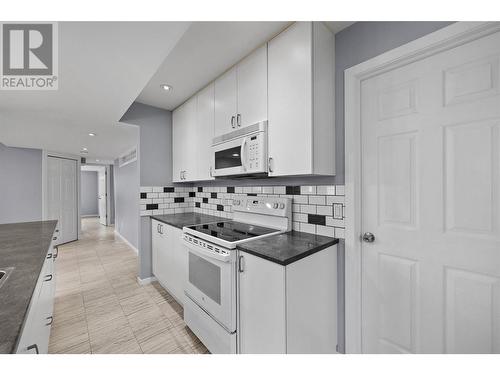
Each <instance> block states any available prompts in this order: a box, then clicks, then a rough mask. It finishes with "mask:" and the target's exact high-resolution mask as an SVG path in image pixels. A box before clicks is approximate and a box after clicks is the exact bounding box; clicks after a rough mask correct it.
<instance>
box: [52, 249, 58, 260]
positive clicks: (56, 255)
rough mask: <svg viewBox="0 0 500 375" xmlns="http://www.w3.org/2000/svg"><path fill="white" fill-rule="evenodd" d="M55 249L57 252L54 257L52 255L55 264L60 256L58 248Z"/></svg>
mask: <svg viewBox="0 0 500 375" xmlns="http://www.w3.org/2000/svg"><path fill="white" fill-rule="evenodd" d="M54 249H55V250H56V253H55V254H54V255H52V258H54V262H55V261H56V258H57V257H58V256H59V248H58V247H54Z"/></svg>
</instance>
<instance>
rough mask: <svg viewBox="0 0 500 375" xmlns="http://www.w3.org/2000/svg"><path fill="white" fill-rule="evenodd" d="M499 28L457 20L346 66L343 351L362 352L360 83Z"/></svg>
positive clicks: (485, 23)
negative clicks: (344, 348)
mask: <svg viewBox="0 0 500 375" xmlns="http://www.w3.org/2000/svg"><path fill="white" fill-rule="evenodd" d="M499 30H500V22H456V23H454V24H452V25H450V26H447V27H444V28H443V29H440V30H438V31H435V32H433V33H431V34H429V35H426V36H424V37H422V38H419V39H417V40H415V41H412V42H410V43H408V44H405V45H403V46H401V47H398V48H395V49H393V50H391V51H388V52H386V53H383V54H382V55H379V56H377V57H374V58H372V59H370V60H368V61H365V62H363V63H361V64H359V65H356V66H354V67H352V68H349V69H347V70H346V71H345V205H346V215H345V216H346V219H345V220H346V230H345V317H346V318H345V335H346V338H345V340H346V353H361V338H362V332H361V323H362V321H361V307H362V306H361V285H362V284H361V240H360V235H361V233H362V229H363V228H362V226H361V222H362V221H361V218H362V202H361V121H360V112H361V100H360V97H361V82H362V81H363V80H366V79H368V78H370V77H373V76H374V75H378V74H381V73H383V72H386V71H390V70H393V69H395V68H398V67H400V66H404V65H407V64H410V63H412V62H415V61H418V60H422V59H424V58H426V57H429V56H432V55H434V54H437V53H439V52H442V51H444V50H448V49H451V48H453V47H456V46H458V45H461V44H464V43H467V42H470V41H473V40H475V39H478V38H481V37H483V36H485V35H488V34H492V33H494V32H497V31H499Z"/></svg>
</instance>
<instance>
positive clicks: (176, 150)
mask: <svg viewBox="0 0 500 375" xmlns="http://www.w3.org/2000/svg"><path fill="white" fill-rule="evenodd" d="M196 107H197V100H196V97H192V98H191V99H189V100H188V101H187V102H186V103H184V104H183V105H181V106H180V107H179V108H177V109H176V110H175V111H174V113H173V115H172V140H173V142H172V143H173V144H172V156H173V168H172V174H173V176H172V179H173V181H174V182H186V181H191V180H194V179H196V174H197V158H196V153H197V151H196V142H194V139H195V137H196V132H197V128H196V120H197V119H196V117H197V116H196Z"/></svg>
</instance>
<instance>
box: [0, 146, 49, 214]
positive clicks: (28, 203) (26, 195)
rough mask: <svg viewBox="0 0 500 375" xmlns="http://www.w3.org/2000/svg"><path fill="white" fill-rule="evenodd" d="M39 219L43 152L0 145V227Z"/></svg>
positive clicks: (40, 212)
mask: <svg viewBox="0 0 500 375" xmlns="http://www.w3.org/2000/svg"><path fill="white" fill-rule="evenodd" d="M41 219H42V151H41V150H35V149H27V148H15V147H6V146H4V145H3V144H2V143H0V224H5V223H15V222H22V221H36V220H41Z"/></svg>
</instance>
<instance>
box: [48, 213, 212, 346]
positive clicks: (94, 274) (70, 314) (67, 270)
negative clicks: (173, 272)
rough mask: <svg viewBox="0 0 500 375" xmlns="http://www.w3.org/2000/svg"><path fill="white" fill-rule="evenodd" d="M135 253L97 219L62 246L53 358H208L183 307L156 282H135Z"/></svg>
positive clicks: (58, 260)
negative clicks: (64, 355) (108, 355)
mask: <svg viewBox="0 0 500 375" xmlns="http://www.w3.org/2000/svg"><path fill="white" fill-rule="evenodd" d="M136 275H137V254H135V252H134V251H133V250H132V249H131V248H130V247H129V246H128V245H127V244H126V243H125V242H123V241H122V240H121V239H120V238H119V237H118V236H115V234H114V230H113V227H105V226H102V225H100V224H99V219H98V218H85V219H83V221H82V238H81V239H80V240H79V241H76V242H72V243H68V244H66V245H63V246H60V247H59V256H58V258H57V262H56V277H57V279H56V298H55V306H54V323H53V327H52V332H51V336H50V347H49V352H50V353H60V354H62V353H73V354H83V353H93V354H94V353H100V354H106V353H113V354H122V353H123V354H125V353H165V354H166V353H172V354H182V353H186V354H187V353H207V349H206V348H205V347H204V345H203V344H202V343H201V342H200V341H199V340H198V338H197V337H196V336H195V335H194V334H193V333H192V332H191V331H190V330H189V328H187V326H186V325H185V324H184V321H183V318H182V313H183V312H182V307H181V306H180V305H179V304H178V303H177V302H176V301H175V300H174V299H173V298H172V297H171V296H170V295H169V294H168V293H167V292H166V291H165V290H164V289H163V288H162V287H161V286H160V285H159V284H158V283H156V282H154V283H152V284H149V285H145V286H141V285H139V284H138V283H137V279H136Z"/></svg>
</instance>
